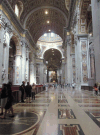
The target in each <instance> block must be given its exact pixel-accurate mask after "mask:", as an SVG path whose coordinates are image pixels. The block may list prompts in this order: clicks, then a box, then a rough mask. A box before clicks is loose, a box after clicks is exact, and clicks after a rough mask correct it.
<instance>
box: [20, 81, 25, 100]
mask: <svg viewBox="0 0 100 135" xmlns="http://www.w3.org/2000/svg"><path fill="white" fill-rule="evenodd" d="M19 90H20V91H21V102H22V103H24V93H25V82H24V81H23V82H22V85H21V86H20V87H19Z"/></svg>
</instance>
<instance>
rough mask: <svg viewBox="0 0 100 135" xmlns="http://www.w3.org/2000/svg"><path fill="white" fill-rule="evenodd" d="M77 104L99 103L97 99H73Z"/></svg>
mask: <svg viewBox="0 0 100 135" xmlns="http://www.w3.org/2000/svg"><path fill="white" fill-rule="evenodd" d="M74 101H75V102H77V103H100V100H98V99H74Z"/></svg>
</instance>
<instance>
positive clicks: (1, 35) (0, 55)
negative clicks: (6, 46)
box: [0, 24, 5, 87]
mask: <svg viewBox="0 0 100 135" xmlns="http://www.w3.org/2000/svg"><path fill="white" fill-rule="evenodd" d="M4 32H5V30H4V28H3V27H2V25H1V24H0V87H1V86H2V78H3V76H2V75H3V73H2V60H3V40H4Z"/></svg>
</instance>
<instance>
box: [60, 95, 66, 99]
mask: <svg viewBox="0 0 100 135" xmlns="http://www.w3.org/2000/svg"><path fill="white" fill-rule="evenodd" d="M58 98H66V97H65V96H64V95H61V96H58Z"/></svg>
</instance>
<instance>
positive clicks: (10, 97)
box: [1, 84, 14, 119]
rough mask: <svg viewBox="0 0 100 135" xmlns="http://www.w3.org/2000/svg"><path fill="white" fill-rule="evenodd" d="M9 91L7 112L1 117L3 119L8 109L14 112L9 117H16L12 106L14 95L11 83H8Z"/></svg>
mask: <svg viewBox="0 0 100 135" xmlns="http://www.w3.org/2000/svg"><path fill="white" fill-rule="evenodd" d="M7 93H8V98H7V103H6V105H5V114H4V116H3V117H1V118H2V119H5V117H6V114H7V111H8V110H10V111H11V113H12V115H11V116H9V117H14V113H13V107H12V103H13V95H12V90H11V85H10V84H7Z"/></svg>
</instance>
